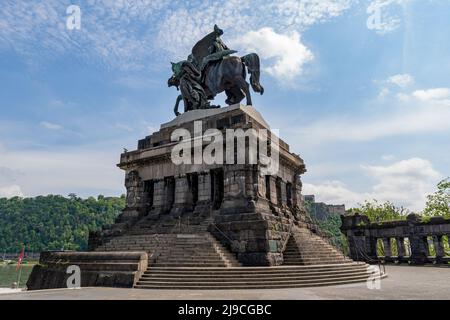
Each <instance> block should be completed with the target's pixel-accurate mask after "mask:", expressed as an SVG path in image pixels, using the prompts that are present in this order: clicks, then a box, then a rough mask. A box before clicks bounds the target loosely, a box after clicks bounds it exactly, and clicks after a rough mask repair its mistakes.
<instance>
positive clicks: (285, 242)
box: [281, 220, 294, 252]
mask: <svg viewBox="0 0 450 320" xmlns="http://www.w3.org/2000/svg"><path fill="white" fill-rule="evenodd" d="M293 226H294V220H292V221H291V223H290V225H289V231H288V236H287V237H286V240H284V243H283V248H282V250H281V251H282V252H284V251H285V250H286V247H287V243H288V241H289V239H290V238H291V231H292V227H293Z"/></svg>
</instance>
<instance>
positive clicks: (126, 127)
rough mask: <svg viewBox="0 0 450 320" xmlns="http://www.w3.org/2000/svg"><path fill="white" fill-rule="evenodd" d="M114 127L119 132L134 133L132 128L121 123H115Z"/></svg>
mask: <svg viewBox="0 0 450 320" xmlns="http://www.w3.org/2000/svg"><path fill="white" fill-rule="evenodd" d="M114 127H115V128H117V129H120V130H125V131H128V132H133V131H134V130H133V128H131V127H130V126H127V125H126V124H123V123H116V124H115V125H114Z"/></svg>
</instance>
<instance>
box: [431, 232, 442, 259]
mask: <svg viewBox="0 0 450 320" xmlns="http://www.w3.org/2000/svg"><path fill="white" fill-rule="evenodd" d="M433 244H434V250H435V251H436V263H442V258H443V257H444V256H445V252H444V239H443V236H442V235H434V236H433Z"/></svg>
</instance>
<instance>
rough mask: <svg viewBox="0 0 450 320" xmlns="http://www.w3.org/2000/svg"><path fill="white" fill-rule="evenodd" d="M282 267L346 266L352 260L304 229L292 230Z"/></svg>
mask: <svg viewBox="0 0 450 320" xmlns="http://www.w3.org/2000/svg"><path fill="white" fill-rule="evenodd" d="M283 259H284V262H283V264H284V265H291V266H294V265H297V266H298V265H326V264H346V263H352V262H353V260H351V259H350V258H348V257H346V256H344V255H343V254H342V253H341V252H339V251H338V250H337V249H336V248H335V247H334V246H332V245H331V244H329V243H328V242H327V241H325V240H324V239H322V238H321V237H320V236H318V235H317V234H315V233H313V232H311V231H310V230H309V229H306V228H294V229H293V230H292V235H291V237H290V238H289V240H288V242H287V245H286V249H285V251H284V252H283Z"/></svg>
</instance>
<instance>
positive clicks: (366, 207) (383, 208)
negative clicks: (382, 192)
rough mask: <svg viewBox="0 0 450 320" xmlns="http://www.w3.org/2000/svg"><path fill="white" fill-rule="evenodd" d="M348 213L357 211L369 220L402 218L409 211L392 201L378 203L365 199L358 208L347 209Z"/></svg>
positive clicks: (378, 220) (380, 220) (379, 220)
mask: <svg viewBox="0 0 450 320" xmlns="http://www.w3.org/2000/svg"><path fill="white" fill-rule="evenodd" d="M347 212H348V213H349V214H352V213H355V212H358V213H360V214H363V215H365V216H367V217H368V218H369V220H370V221H371V222H382V221H392V220H403V219H406V216H407V215H408V214H409V213H410V211H409V210H408V209H405V208H403V207H397V206H395V205H394V204H393V203H392V202H389V201H387V202H383V203H380V202H378V201H377V200H372V201H367V200H366V201H365V202H364V203H363V204H360V205H359V207H358V208H352V209H349V210H347Z"/></svg>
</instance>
